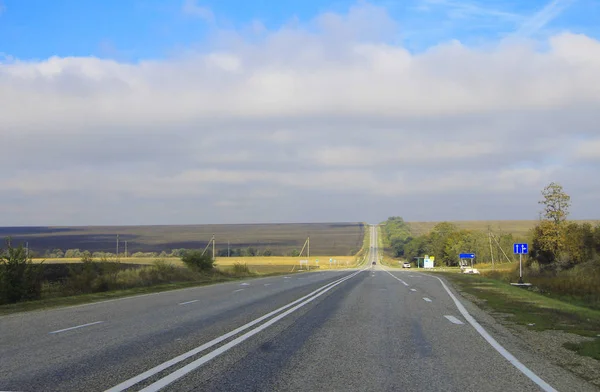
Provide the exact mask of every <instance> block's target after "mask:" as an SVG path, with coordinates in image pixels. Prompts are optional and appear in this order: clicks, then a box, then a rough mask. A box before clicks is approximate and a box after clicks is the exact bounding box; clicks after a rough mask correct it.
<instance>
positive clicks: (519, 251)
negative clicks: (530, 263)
mask: <svg viewBox="0 0 600 392" xmlns="http://www.w3.org/2000/svg"><path fill="white" fill-rule="evenodd" d="M513 252H514V254H516V255H519V284H524V283H523V255H526V254H529V245H528V244H513Z"/></svg>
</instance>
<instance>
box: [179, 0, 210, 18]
mask: <svg viewBox="0 0 600 392" xmlns="http://www.w3.org/2000/svg"><path fill="white" fill-rule="evenodd" d="M181 11H182V12H183V13H184V14H185V15H188V16H194V17H197V18H200V19H203V20H205V21H206V22H214V20H215V15H214V14H213V12H212V11H211V10H210V8H208V7H203V6H201V5H198V1H197V0H184V2H183V5H182V6H181Z"/></svg>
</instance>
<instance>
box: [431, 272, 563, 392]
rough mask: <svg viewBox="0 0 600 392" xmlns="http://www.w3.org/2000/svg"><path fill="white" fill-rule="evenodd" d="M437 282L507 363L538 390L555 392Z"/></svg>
mask: <svg viewBox="0 0 600 392" xmlns="http://www.w3.org/2000/svg"><path fill="white" fill-rule="evenodd" d="M434 278H436V279H437V280H439V281H440V283H441V284H442V286H443V287H444V289H446V292H447V293H448V295H449V296H450V298H452V300H453V301H454V304H455V305H456V307H457V308H458V311H459V312H460V313H461V314H462V315H463V317H464V318H465V319H466V320H467V321H468V322H469V324H471V325H472V326H473V328H475V330H476V331H477V332H479V334H480V335H481V336H482V337H483V338H484V339H485V340H486V341H487V342H488V343H489V344H490V345H491V346H492V347H493V348H494V349H495V350H496V351H498V352H499V353H500V355H502V356H503V357H504V358H506V360H507V361H508V362H510V363H511V364H512V365H513V366H514V367H516V368H517V369H518V370H519V371H520V372H521V373H523V374H524V375H526V376H527V377H529V379H530V380H531V381H533V382H534V383H536V384H537V385H538V386H539V387H540V388H542V389H543V390H544V391H546V392H557V391H556V389H554V388H552V386H550V384H548V383H547V382H546V381H544V380H542V379H541V378H540V377H539V376H538V375H537V374H535V373H534V372H532V371H531V370H529V368H528V367H527V366H525V365H523V364H522V363H521V362H520V361H519V360H518V359H517V358H516V357H515V356H514V355H512V354H511V353H509V352H508V350H506V349H505V348H504V347H502V346H501V345H500V343H498V342H497V341H496V339H494V338H493V337H492V336H491V335H490V334H489V333H488V332H487V331H486V330H485V329H484V328H483V327H482V326H481V325H480V324H479V323H478V322H477V320H475V319H474V318H473V316H471V314H470V313H469V312H468V311H467V309H465V307H464V306H463V304H462V303H461V302H460V301H459V300H458V299H457V298H456V297H455V296H454V294H452V292H451V291H450V289H449V288H448V286H446V284H445V283H444V281H443V280H442V279H440V278H438V277H437V276H434Z"/></svg>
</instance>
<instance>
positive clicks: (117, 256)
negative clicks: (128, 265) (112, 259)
mask: <svg viewBox="0 0 600 392" xmlns="http://www.w3.org/2000/svg"><path fill="white" fill-rule="evenodd" d="M117 257H119V235H118V234H117Z"/></svg>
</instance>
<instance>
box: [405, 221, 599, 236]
mask: <svg viewBox="0 0 600 392" xmlns="http://www.w3.org/2000/svg"><path fill="white" fill-rule="evenodd" d="M537 222H538V221H536V220H490V221H483V220H482V221H453V222H450V223H453V224H455V225H456V226H457V227H458V228H459V229H466V230H479V231H486V232H487V231H488V228H489V229H490V230H491V231H492V232H493V233H496V234H498V233H501V232H503V233H511V234H512V235H514V236H515V237H518V238H523V237H527V236H528V234H529V231H530V230H531V229H532V228H533V227H534V226H535V225H536V224H537ZM572 222H576V223H585V222H588V223H591V224H592V225H597V224H599V223H600V220H585V221H583V220H582V221H572ZM408 223H409V224H410V228H411V231H412V233H413V235H415V236H418V235H422V234H427V233H429V232H430V231H431V229H433V227H434V226H435V225H437V224H438V223H440V222H408Z"/></svg>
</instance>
